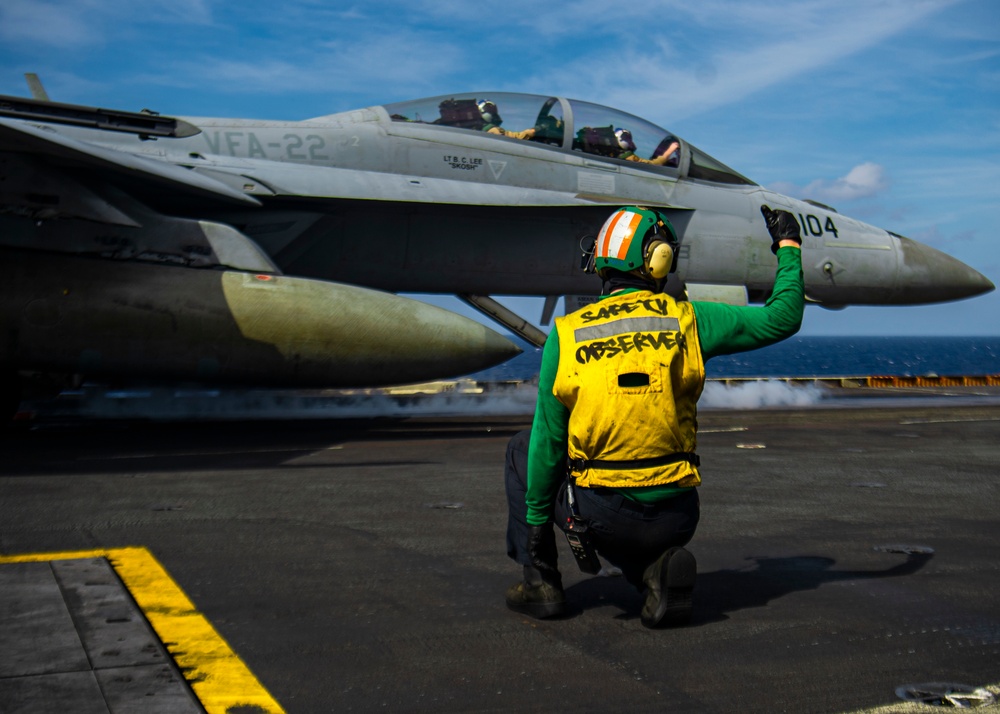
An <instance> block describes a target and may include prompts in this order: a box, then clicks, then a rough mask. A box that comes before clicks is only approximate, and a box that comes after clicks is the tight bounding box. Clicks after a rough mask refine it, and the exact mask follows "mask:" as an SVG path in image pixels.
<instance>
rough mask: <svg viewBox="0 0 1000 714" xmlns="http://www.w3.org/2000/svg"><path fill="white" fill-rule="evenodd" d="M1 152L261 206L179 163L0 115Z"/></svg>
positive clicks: (120, 180) (202, 195)
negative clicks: (138, 153) (110, 147)
mask: <svg viewBox="0 0 1000 714" xmlns="http://www.w3.org/2000/svg"><path fill="white" fill-rule="evenodd" d="M0 152H15V153H20V154H29V155H31V156H35V157H43V158H45V159H46V160H47V161H49V162H51V163H55V164H57V165H59V166H64V167H74V168H86V169H92V170H96V171H99V172H101V173H103V174H105V175H107V174H109V173H110V174H112V175H113V178H114V179H117V181H116V182H119V183H120V182H128V183H134V182H136V181H138V182H142V183H145V184H151V185H154V186H156V187H158V188H162V189H166V190H174V191H180V192H182V193H184V194H187V195H194V196H198V197H203V198H212V199H217V200H219V199H221V200H225V201H228V202H231V203H238V204H242V205H247V204H249V205H254V206H256V205H260V202H259V201H258V200H257V199H255V198H254V197H252V196H248V195H246V194H245V193H244V192H243V191H240V190H237V189H235V188H233V187H231V186H228V185H226V184H224V183H220V182H218V181H215V180H213V179H211V178H209V177H206V176H200V175H198V174H197V173H195V172H193V171H190V170H188V169H185V168H182V167H180V166H175V165H174V164H170V163H166V162H163V161H157V160H154V159H147V158H145V157H142V156H136V155H135V154H130V153H127V152H124V151H116V150H114V149H108V148H105V147H102V146H98V145H96V144H90V143H87V142H85V141H79V140H77V139H73V138H70V137H67V136H64V135H62V134H59V133H57V132H55V131H52V130H51V129H47V128H45V127H44V126H37V125H33V124H27V123H24V122H20V121H12V120H9V119H2V118H0Z"/></svg>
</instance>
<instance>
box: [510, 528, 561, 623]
mask: <svg viewBox="0 0 1000 714" xmlns="http://www.w3.org/2000/svg"><path fill="white" fill-rule="evenodd" d="M525 550H526V551H527V553H528V558H529V559H530V560H531V565H525V566H524V580H522V581H521V582H519V583H515V584H514V585H512V586H511V587H510V588H508V590H507V607H509V608H510V609H511V610H514V611H515V612H520V613H523V614H525V615H530V616H531V617H535V618H538V619H544V618H546V617H556V616H558V615H564V614H565V613H566V595H565V593H563V588H562V576H561V575H560V574H559V568H558V566H557V559H558V557H559V556H558V554H557V551H556V538H555V534H554V531H553V529H552V523H551V522H549V523H546V524H545V525H544V526H529V528H528V541H527V543H525Z"/></svg>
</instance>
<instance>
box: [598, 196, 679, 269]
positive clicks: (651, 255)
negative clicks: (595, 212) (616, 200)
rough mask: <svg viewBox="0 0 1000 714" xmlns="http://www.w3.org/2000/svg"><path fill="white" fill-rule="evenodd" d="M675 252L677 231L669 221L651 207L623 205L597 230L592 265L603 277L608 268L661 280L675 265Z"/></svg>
mask: <svg viewBox="0 0 1000 714" xmlns="http://www.w3.org/2000/svg"><path fill="white" fill-rule="evenodd" d="M676 255H677V234H676V233H675V232H674V227H673V226H672V225H670V221H668V220H667V219H666V218H665V217H664V216H662V215H661V214H660V213H658V212H657V211H654V210H652V209H649V208H642V207H641V206H625V207H624V208H619V209H618V210H617V211H615V212H614V213H612V214H611V217H610V218H608V220H607V221H606V222H605V223H604V226H603V227H602V228H601V232H600V233H598V234H597V243H596V245H595V246H594V268H595V269H596V270H597V274H598V275H600V276H601V277H602V278H606V277H607V271H608V270H609V269H610V270H620V271H621V272H623V273H631V272H636V273H637V274H638V275H640V276H641V277H643V278H646V279H648V280H660V279H662V278H665V277H666V276H667V274H668V273H671V272H673V270H674V269H675V268H676V262H677V261H676Z"/></svg>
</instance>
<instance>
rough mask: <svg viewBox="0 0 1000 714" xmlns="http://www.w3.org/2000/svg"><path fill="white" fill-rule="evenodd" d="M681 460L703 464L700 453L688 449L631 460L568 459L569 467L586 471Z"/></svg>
mask: <svg viewBox="0 0 1000 714" xmlns="http://www.w3.org/2000/svg"><path fill="white" fill-rule="evenodd" d="M679 461H687V462H688V463H690V464H691V465H692V466H701V459H700V458H699V457H698V454H692V453H690V452H688V451H678V452H677V453H676V454H667V455H666V456H653V457H651V458H648V459H631V460H629V461H606V460H604V459H567V463H569V467H570V469H571V470H573V471H586V470H587V469H614V470H616V471H628V470H631V469H649V468H652V467H654V466H666V465H667V464H676V463H678V462H679Z"/></svg>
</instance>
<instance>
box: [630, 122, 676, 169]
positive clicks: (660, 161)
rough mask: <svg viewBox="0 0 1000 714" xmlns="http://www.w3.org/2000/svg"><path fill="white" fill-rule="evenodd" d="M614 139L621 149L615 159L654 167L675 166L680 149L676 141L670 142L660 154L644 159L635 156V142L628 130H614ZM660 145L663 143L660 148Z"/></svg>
mask: <svg viewBox="0 0 1000 714" xmlns="http://www.w3.org/2000/svg"><path fill="white" fill-rule="evenodd" d="M615 138H616V139H617V140H618V146H619V148H620V149H621V153H619V154H618V157H617V158H619V159H625V161H637V162H639V163H642V164H653V165H654V166H666V165H667V164H668V163H670V165H671V166H675V165H676V163H677V150H678V149H679V148H680V144H679V143H678V142H676V141H672V142H670V143H669V144H668V145H667V146H666V147H665V148H664V150H663V152H662V153H659V154H656V155H655V156H653V158H652V159H644V158H642V157H641V156H637V155H636V153H635V142H634V141H632V132H630V131H629V130H628V129H615ZM662 145H663V143H661V144H660V146H662ZM657 148H659V147H657Z"/></svg>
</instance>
